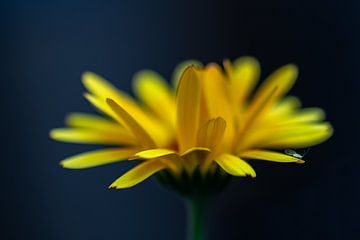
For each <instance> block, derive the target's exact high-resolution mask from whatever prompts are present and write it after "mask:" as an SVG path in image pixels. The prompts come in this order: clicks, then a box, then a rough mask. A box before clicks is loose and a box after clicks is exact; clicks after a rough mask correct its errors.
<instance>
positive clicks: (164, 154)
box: [129, 148, 183, 175]
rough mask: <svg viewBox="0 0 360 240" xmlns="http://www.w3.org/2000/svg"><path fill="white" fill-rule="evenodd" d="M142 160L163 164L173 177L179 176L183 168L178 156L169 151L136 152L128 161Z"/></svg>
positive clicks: (158, 149)
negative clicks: (156, 161) (157, 161)
mask: <svg viewBox="0 0 360 240" xmlns="http://www.w3.org/2000/svg"><path fill="white" fill-rule="evenodd" d="M135 159H143V160H145V159H146V160H154V159H156V160H159V161H161V162H163V163H165V164H166V165H167V166H168V167H169V168H170V170H171V171H172V172H173V174H175V175H180V173H181V170H182V168H183V163H182V160H181V159H180V156H179V155H178V154H177V153H176V152H175V151H172V150H169V149H160V148H157V149H150V150H145V151H141V152H137V153H136V154H134V156H132V157H130V158H129V160H135Z"/></svg>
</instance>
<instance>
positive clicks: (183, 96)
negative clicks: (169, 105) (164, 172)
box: [176, 67, 200, 152]
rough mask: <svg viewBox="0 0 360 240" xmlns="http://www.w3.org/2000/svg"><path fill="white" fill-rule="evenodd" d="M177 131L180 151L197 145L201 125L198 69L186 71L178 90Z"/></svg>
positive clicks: (191, 68)
mask: <svg viewBox="0 0 360 240" xmlns="http://www.w3.org/2000/svg"><path fill="white" fill-rule="evenodd" d="M176 97H177V99H176V100H177V127H178V128H177V132H178V141H179V148H180V152H183V151H184V150H186V149H188V148H191V147H193V146H195V143H196V134H197V131H198V125H199V123H198V122H199V102H200V85H199V79H198V77H197V73H196V70H195V69H194V68H193V67H189V68H187V69H186V70H185V71H184V74H183V75H182V77H181V80H180V83H179V87H178V90H177V96H176Z"/></svg>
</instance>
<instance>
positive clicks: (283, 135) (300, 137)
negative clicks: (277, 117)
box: [237, 122, 332, 152]
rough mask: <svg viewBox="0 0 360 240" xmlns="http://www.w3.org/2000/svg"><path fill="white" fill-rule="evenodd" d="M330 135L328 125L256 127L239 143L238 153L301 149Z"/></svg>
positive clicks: (330, 131) (307, 124) (308, 124)
mask: <svg viewBox="0 0 360 240" xmlns="http://www.w3.org/2000/svg"><path fill="white" fill-rule="evenodd" d="M331 134H332V127H331V125H330V124H329V123H326V122H325V123H297V124H284V125H270V126H265V127H262V126H256V128H254V129H253V130H252V131H249V132H248V134H247V135H246V136H245V137H244V138H243V141H241V142H240V143H239V146H238V148H237V149H238V152H240V151H242V150H245V149H249V148H259V147H262V148H270V147H274V148H280V149H281V148H282V149H284V148H302V147H309V146H312V145H315V144H317V143H320V142H322V141H325V140H326V139H327V138H329V137H330V136H331Z"/></svg>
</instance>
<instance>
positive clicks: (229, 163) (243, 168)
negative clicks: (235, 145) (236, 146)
mask: <svg viewBox="0 0 360 240" xmlns="http://www.w3.org/2000/svg"><path fill="white" fill-rule="evenodd" d="M215 162H216V163H217V164H219V166H220V167H221V168H222V169H224V171H225V172H227V173H229V174H230V175H234V176H246V175H249V176H251V177H256V173H255V171H254V169H253V168H252V167H251V166H250V165H249V164H248V163H247V162H245V161H244V160H242V159H241V158H239V157H237V156H234V155H231V154H222V155H220V156H219V157H218V158H216V159H215Z"/></svg>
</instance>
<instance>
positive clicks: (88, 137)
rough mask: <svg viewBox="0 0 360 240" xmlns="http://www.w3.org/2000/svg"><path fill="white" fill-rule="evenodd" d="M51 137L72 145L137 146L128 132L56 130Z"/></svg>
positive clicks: (51, 132) (51, 133)
mask: <svg viewBox="0 0 360 240" xmlns="http://www.w3.org/2000/svg"><path fill="white" fill-rule="evenodd" d="M50 137H51V138H52V139H55V140H58V141H63V142H72V143H86V144H111V145H129V144H135V140H134V137H133V136H132V135H130V134H128V133H126V132H122V133H116V132H114V133H109V132H105V131H97V130H89V129H74V128H56V129H53V130H51V131H50Z"/></svg>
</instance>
